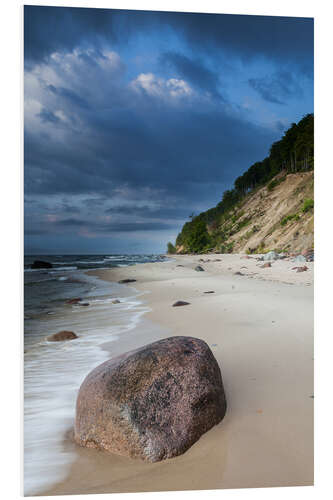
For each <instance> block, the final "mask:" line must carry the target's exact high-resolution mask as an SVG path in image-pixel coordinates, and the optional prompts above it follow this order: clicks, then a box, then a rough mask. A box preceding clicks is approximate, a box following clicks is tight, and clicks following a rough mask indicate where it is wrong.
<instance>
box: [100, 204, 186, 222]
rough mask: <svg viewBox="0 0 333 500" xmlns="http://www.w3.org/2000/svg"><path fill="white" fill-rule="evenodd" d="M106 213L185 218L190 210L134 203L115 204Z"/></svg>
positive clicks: (151, 217)
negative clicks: (134, 204)
mask: <svg viewBox="0 0 333 500" xmlns="http://www.w3.org/2000/svg"><path fill="white" fill-rule="evenodd" d="M105 213H106V214H114V215H134V216H140V217H144V218H150V219H174V220H177V219H178V220H184V219H186V217H187V216H188V215H189V210H188V209H187V208H184V207H179V206H178V207H167V206H166V207H156V208H155V207H151V206H148V205H145V206H141V207H137V206H133V205H124V206H118V207H117V206H115V207H111V208H108V209H107V210H105Z"/></svg>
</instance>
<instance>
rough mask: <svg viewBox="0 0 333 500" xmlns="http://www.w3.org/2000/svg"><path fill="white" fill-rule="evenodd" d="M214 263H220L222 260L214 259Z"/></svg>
mask: <svg viewBox="0 0 333 500" xmlns="http://www.w3.org/2000/svg"><path fill="white" fill-rule="evenodd" d="M214 262H222V259H214Z"/></svg>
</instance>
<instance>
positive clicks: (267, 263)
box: [260, 262, 272, 269]
mask: <svg viewBox="0 0 333 500" xmlns="http://www.w3.org/2000/svg"><path fill="white" fill-rule="evenodd" d="M260 267H261V268H262V269H263V268H264V267H272V264H271V263H270V262H265V264H263V265H262V266H260Z"/></svg>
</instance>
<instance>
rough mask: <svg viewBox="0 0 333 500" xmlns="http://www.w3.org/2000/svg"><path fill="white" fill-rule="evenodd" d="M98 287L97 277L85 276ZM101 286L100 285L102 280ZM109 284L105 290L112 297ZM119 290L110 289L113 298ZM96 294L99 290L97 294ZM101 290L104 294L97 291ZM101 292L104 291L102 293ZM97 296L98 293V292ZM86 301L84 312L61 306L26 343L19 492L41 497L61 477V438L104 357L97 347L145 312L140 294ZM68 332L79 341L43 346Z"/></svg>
mask: <svg viewBox="0 0 333 500" xmlns="http://www.w3.org/2000/svg"><path fill="white" fill-rule="evenodd" d="M90 279H91V280H92V281H95V282H96V283H98V281H97V279H96V278H90ZM102 283H103V282H102ZM112 286H113V285H110V284H108V286H107V288H106V289H107V290H108V291H109V293H112V290H113V288H112ZM121 289H123V290H124V291H125V294H126V293H128V289H127V288H126V289H125V288H121V287H120V285H114V291H115V292H116V295H120V294H119V291H120V290H121ZM97 291H98V290H97ZM102 291H103V290H102ZM104 294H105V289H104ZM97 297H98V294H97ZM97 297H96V298H95V297H94V298H93V297H92V298H89V299H88V300H89V303H90V307H88V308H75V307H71V308H68V306H67V308H64V311H63V314H60V315H59V314H57V315H56V316H53V317H51V318H50V317H48V318H46V319H45V320H43V321H39V322H38V329H39V330H40V332H39V333H40V337H39V341H37V342H35V343H33V342H30V344H29V343H28V345H26V353H25V363H24V372H25V388H24V389H25V390H24V393H25V404H24V450H25V451H24V493H25V495H36V494H40V493H41V492H43V490H45V489H46V488H47V487H49V486H50V485H51V484H53V483H55V482H57V481H59V480H61V479H63V478H64V477H65V476H66V472H67V470H68V466H69V465H70V464H71V463H72V462H73V460H74V459H75V452H69V451H67V450H66V449H64V446H63V440H64V435H65V433H66V431H67V430H69V429H70V428H72V426H73V423H74V416H75V401H76V396H77V392H78V389H79V387H80V384H81V383H82V381H83V379H84V377H85V376H86V375H87V374H88V373H89V371H90V370H92V369H93V368H94V367H95V366H97V365H98V364H100V363H102V362H103V361H105V360H106V359H107V358H108V357H109V354H108V353H107V352H106V351H104V350H102V349H101V348H100V347H99V346H100V344H102V343H104V342H106V341H115V340H117V338H119V336H120V335H122V334H123V333H124V332H128V331H129V330H131V329H133V328H134V327H135V326H136V324H137V323H138V321H140V317H141V316H142V315H143V314H144V313H145V312H146V310H147V309H146V308H145V307H144V306H142V303H141V302H140V300H139V294H137V295H134V296H131V297H122V298H121V303H119V304H110V302H111V301H112V300H114V299H115V294H113V296H112V297H106V296H105V295H104V296H101V297H99V298H97ZM64 329H70V330H73V331H74V332H76V333H77V335H79V338H78V339H77V340H74V341H69V342H47V341H46V340H45V337H46V336H47V335H48V334H49V333H50V332H51V333H52V332H56V331H59V330H64Z"/></svg>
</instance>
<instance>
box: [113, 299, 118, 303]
mask: <svg viewBox="0 0 333 500" xmlns="http://www.w3.org/2000/svg"><path fill="white" fill-rule="evenodd" d="M112 304H120V300H118V299H114V300H113V301H112Z"/></svg>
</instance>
